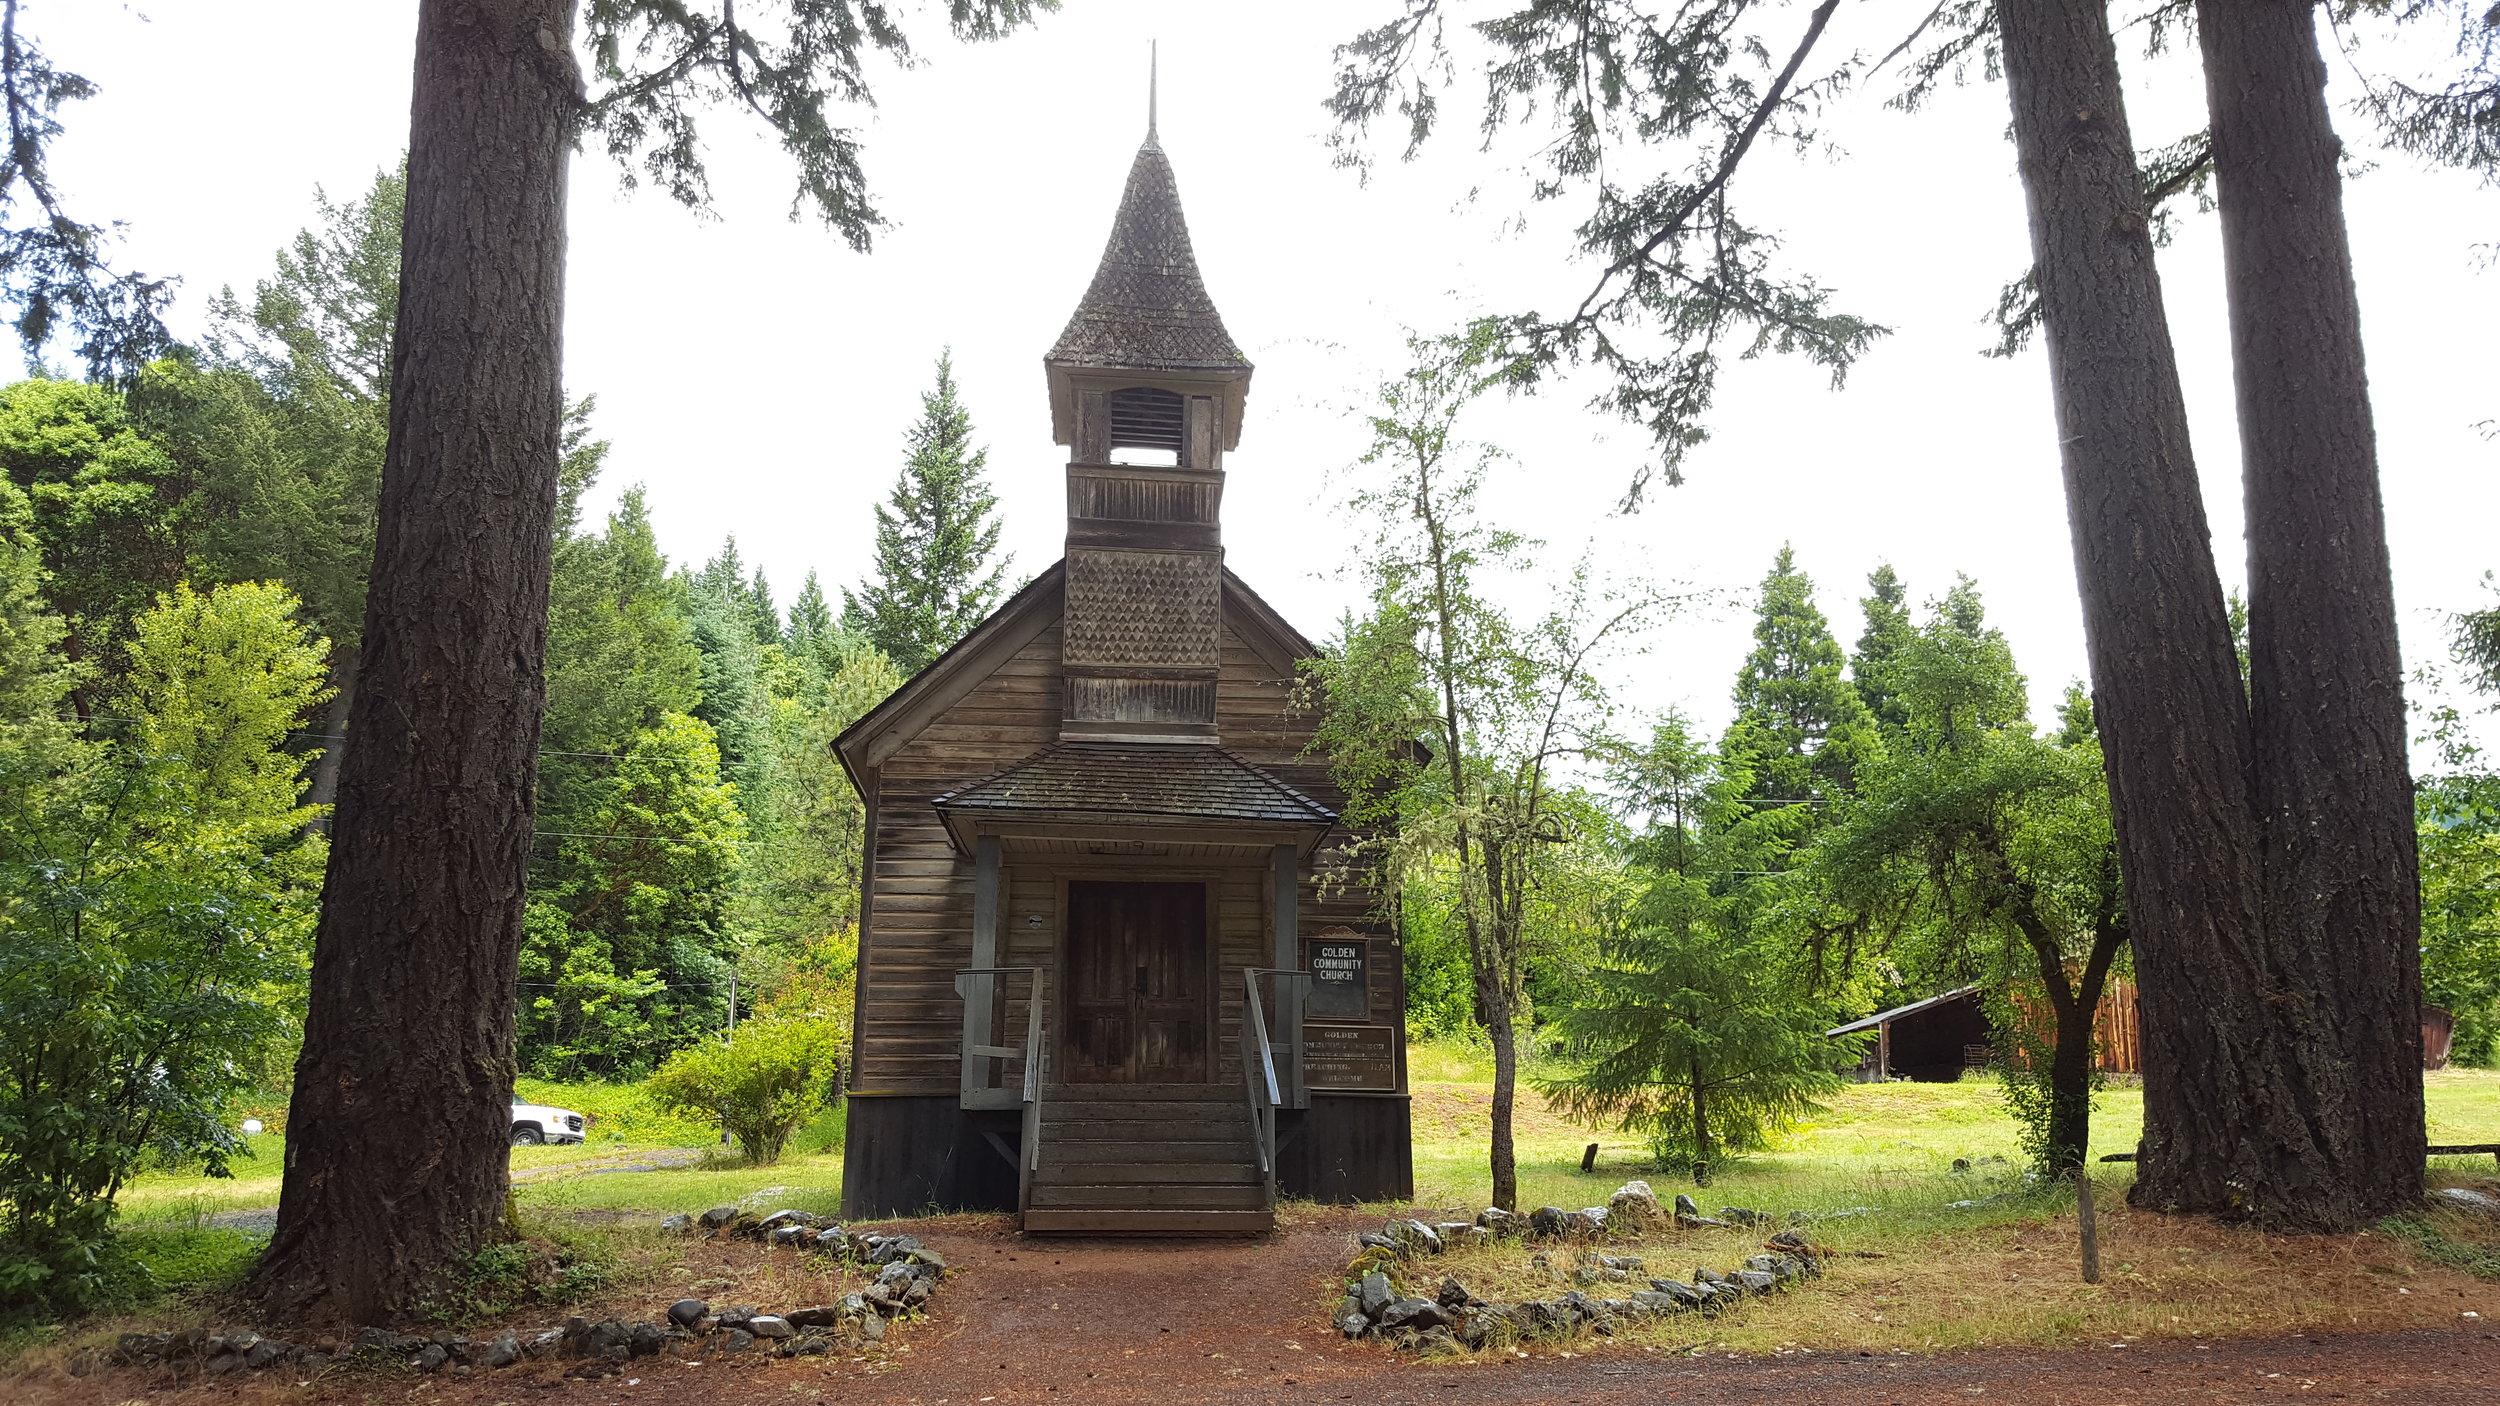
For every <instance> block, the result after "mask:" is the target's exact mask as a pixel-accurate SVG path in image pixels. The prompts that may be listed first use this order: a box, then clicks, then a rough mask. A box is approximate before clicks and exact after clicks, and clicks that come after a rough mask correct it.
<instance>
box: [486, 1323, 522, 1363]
mask: <svg viewBox="0 0 2500 1406" xmlns="http://www.w3.org/2000/svg"><path fill="white" fill-rule="evenodd" d="M477 1360H478V1361H479V1362H480V1363H481V1364H483V1365H485V1366H488V1367H509V1366H511V1365H512V1364H513V1363H515V1362H518V1361H520V1360H521V1339H520V1337H519V1336H518V1335H517V1334H514V1333H509V1332H504V1333H497V1334H496V1335H495V1336H493V1337H492V1338H489V1339H487V1342H486V1346H485V1347H484V1348H483V1349H481V1350H480V1351H479V1352H478V1355H477Z"/></svg>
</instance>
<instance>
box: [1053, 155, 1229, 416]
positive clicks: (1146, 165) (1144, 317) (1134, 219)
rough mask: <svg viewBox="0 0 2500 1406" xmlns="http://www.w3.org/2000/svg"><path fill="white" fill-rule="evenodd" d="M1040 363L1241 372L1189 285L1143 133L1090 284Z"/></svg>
mask: <svg viewBox="0 0 2500 1406" xmlns="http://www.w3.org/2000/svg"><path fill="white" fill-rule="evenodd" d="M1042 360H1043V361H1044V362H1046V363H1049V364H1053V365H1062V366H1100V367H1107V368H1123V369H1134V370H1141V371H1243V372H1246V371H1248V370H1249V369H1250V360H1249V358H1247V357H1245V356H1243V355H1242V354H1241V348H1239V347H1237V346H1235V345H1233V337H1232V334H1231V333H1230V332H1227V331H1225V330H1224V319H1223V318H1222V317H1221V316H1219V315H1218V314H1217V313H1216V311H1215V302H1214V300H1213V299H1211V298H1209V297H1208V296H1207V287H1206V284H1205V283H1204V282H1203V281H1202V280H1201V279H1200V278H1199V277H1198V258H1197V255H1196V254H1194V253H1192V252H1191V250H1190V247H1189V222H1188V221H1187V220H1185V219H1184V218H1182V216H1181V197H1180V189H1179V187H1178V186H1177V185H1176V184H1175V183H1174V182H1173V179H1172V163H1171V162H1170V161H1168V160H1166V159H1165V158H1164V155H1163V146H1162V144H1161V143H1159V142H1157V141H1156V140H1155V138H1154V137H1153V135H1152V134H1149V135H1148V136H1147V138H1146V144H1145V145H1144V146H1141V147H1139V148H1138V149H1137V160H1136V161H1135V162H1134V163H1132V164H1131V165H1130V167H1129V172H1128V189H1127V191H1126V192H1125V193H1124V194H1122V195H1121V197H1120V212H1119V214H1118V215H1116V216H1114V217H1113V218H1112V221H1111V239H1110V242H1109V243H1107V244H1105V245H1104V246H1103V251H1102V264H1101V266H1100V267H1099V268H1097V269H1095V270H1094V282H1093V285H1092V286H1091V287H1089V288H1087V289H1086V290H1085V299H1084V301H1083V302H1081V303H1078V304H1077V308H1076V315H1075V316H1073V317H1071V318H1069V319H1068V327H1067V330H1066V331H1064V332H1062V333H1060V334H1059V343H1058V345H1057V346H1054V347H1052V348H1051V349H1050V354H1049V355H1048V356H1045V357H1044V358H1042Z"/></svg>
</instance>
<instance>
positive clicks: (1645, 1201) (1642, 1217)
mask: <svg viewBox="0 0 2500 1406" xmlns="http://www.w3.org/2000/svg"><path fill="white" fill-rule="evenodd" d="M1606 1209H1607V1210H1608V1211H1610V1212H1612V1213H1613V1216H1614V1219H1615V1220H1616V1221H1617V1222H1618V1223H1620V1224H1621V1225H1622V1226H1623V1227H1624V1228H1625V1229H1627V1230H1633V1231H1640V1230H1646V1229H1648V1228H1650V1227H1651V1226H1655V1225H1660V1224H1663V1223H1664V1222H1665V1221H1666V1218H1667V1215H1666V1211H1665V1209H1664V1208H1662V1207H1661V1206H1659V1204H1658V1193H1656V1192H1654V1191H1652V1190H1650V1189H1649V1183H1648V1182H1645V1181H1627V1182H1625V1183H1624V1184H1623V1185H1621V1186H1619V1187H1616V1188H1615V1193H1614V1195H1612V1196H1609V1197H1607V1198H1606Z"/></svg>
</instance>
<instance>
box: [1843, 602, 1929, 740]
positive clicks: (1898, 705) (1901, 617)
mask: <svg viewBox="0 0 2500 1406" xmlns="http://www.w3.org/2000/svg"><path fill="white" fill-rule="evenodd" d="M1866 586H1867V590H1868V591H1869V592H1870V593H1871V594H1869V595H1867V596H1865V597H1863V598H1861V599H1860V600H1859V601H1858V604H1859V606H1860V607H1862V608H1863V609H1864V610H1865V612H1866V629H1865V630H1864V631H1863V632H1861V633H1860V634H1859V635H1858V648H1857V652H1856V653H1854V654H1852V655H1850V656H1849V681H1850V682H1851V683H1854V684H1856V685H1857V689H1858V697H1860V698H1862V699H1864V700H1865V701H1866V711H1867V712H1868V713H1869V714H1870V715H1871V716H1873V718H1874V719H1875V722H1876V724H1877V725H1878V726H1880V727H1883V728H1885V729H1887V730H1888V731H1892V732H1897V731H1899V730H1900V729H1901V727H1902V725H1903V724H1905V723H1907V722H1908V721H1909V720H1910V709H1909V705H1908V704H1906V703H1904V702H1902V701H1901V678H1900V673H1901V651H1902V650H1903V649H1904V648H1906V647H1907V646H1908V644H1909V642H1910V637H1911V636H1912V635H1915V634H1917V633H1918V627H1917V626H1916V625H1913V624H1912V623H1910V607H1909V603H1908V597H1909V589H1908V588H1907V587H1905V586H1903V585H1902V584H1901V577H1900V574H1899V573H1898V572H1895V571H1894V570H1893V569H1892V563H1890V562H1886V563H1884V564H1883V565H1881V566H1878V567H1876V568H1875V570H1874V571H1873V572H1872V573H1870V574H1869V575H1868V576H1867V578H1866Z"/></svg>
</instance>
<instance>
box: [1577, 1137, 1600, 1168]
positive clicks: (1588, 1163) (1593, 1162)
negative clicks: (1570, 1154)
mask: <svg viewBox="0 0 2500 1406" xmlns="http://www.w3.org/2000/svg"><path fill="white" fill-rule="evenodd" d="M1580 1170H1581V1171H1583V1172H1593V1171H1596V1170H1597V1144H1596V1143H1593V1142H1592V1143H1590V1144H1589V1150H1588V1151H1586V1152H1583V1153H1581V1154H1580Z"/></svg>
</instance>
